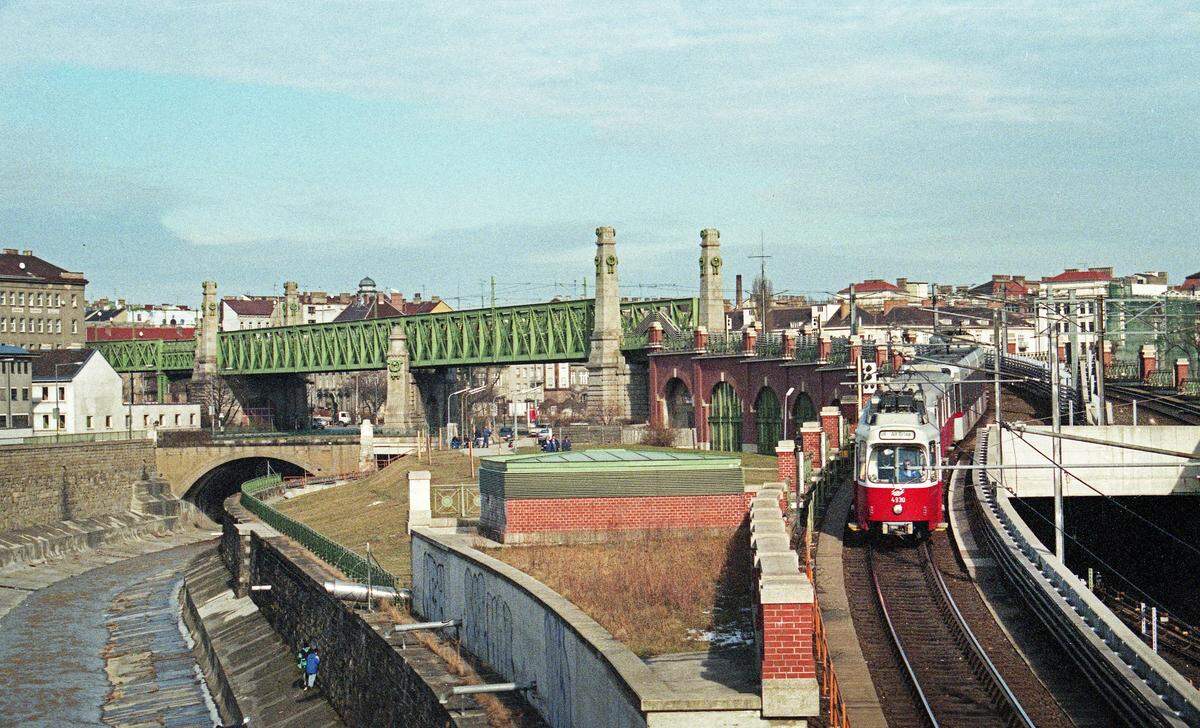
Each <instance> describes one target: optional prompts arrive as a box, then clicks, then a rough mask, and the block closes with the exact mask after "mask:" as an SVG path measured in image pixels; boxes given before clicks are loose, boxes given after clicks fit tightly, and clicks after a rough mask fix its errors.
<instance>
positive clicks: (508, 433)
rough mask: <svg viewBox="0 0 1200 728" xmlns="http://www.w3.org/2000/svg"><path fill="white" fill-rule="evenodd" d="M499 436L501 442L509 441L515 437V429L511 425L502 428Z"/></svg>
mask: <svg viewBox="0 0 1200 728" xmlns="http://www.w3.org/2000/svg"><path fill="white" fill-rule="evenodd" d="M499 435H500V439H501V440H507V439H509V438H510V437H512V436H513V428H512V427H511V426H509V425H504V426H503V427H501V428H500V432H499Z"/></svg>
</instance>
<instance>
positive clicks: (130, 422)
mask: <svg viewBox="0 0 1200 728" xmlns="http://www.w3.org/2000/svg"><path fill="white" fill-rule="evenodd" d="M131 427H133V418H132V417H130V416H129V415H125V429H127V430H128V429H129V428H131Z"/></svg>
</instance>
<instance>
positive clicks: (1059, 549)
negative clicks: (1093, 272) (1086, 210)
mask: <svg viewBox="0 0 1200 728" xmlns="http://www.w3.org/2000/svg"><path fill="white" fill-rule="evenodd" d="M1047 299H1048V300H1049V294H1047ZM1050 326H1051V329H1050V334H1049V336H1050V351H1049V352H1048V357H1047V360H1048V362H1049V364H1050V412H1051V417H1050V422H1051V425H1052V429H1053V431H1054V434H1055V435H1058V434H1059V433H1060V432H1062V413H1061V412H1060V411H1059V406H1058V405H1059V402H1058V392H1059V383H1058V321H1053V322H1052V323H1051V324H1050ZM1051 459H1052V460H1053V461H1054V471H1053V474H1054V555H1055V556H1057V557H1058V559H1059V561H1061V562H1062V563H1063V564H1066V563H1067V554H1066V544H1065V541H1066V539H1065V537H1064V531H1063V528H1064V526H1063V522H1064V518H1063V477H1062V442H1061V438H1058V437H1055V438H1054V442H1053V444H1052V445H1051Z"/></svg>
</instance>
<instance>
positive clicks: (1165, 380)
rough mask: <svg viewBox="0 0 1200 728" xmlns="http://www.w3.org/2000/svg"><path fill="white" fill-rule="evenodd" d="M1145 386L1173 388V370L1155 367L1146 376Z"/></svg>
mask: <svg viewBox="0 0 1200 728" xmlns="http://www.w3.org/2000/svg"><path fill="white" fill-rule="evenodd" d="M1146 386H1148V387H1155V388H1158V389H1175V372H1173V371H1171V370H1170V369H1155V370H1154V371H1152V372H1150V375H1149V376H1148V377H1146Z"/></svg>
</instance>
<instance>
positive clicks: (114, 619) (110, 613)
mask: <svg viewBox="0 0 1200 728" xmlns="http://www.w3.org/2000/svg"><path fill="white" fill-rule="evenodd" d="M211 546H212V542H211V541H209V542H201V543H191V544H186V545H182V546H176V547H174V548H169V549H166V550H162V551H157V552H155V553H149V554H144V555H133V554H135V553H136V551H135V550H134V549H129V552H128V553H127V554H123V553H121V551H120V550H119V549H117V550H115V552H114V550H109V549H102V550H101V552H99V553H95V554H91V555H84V556H79V557H69V560H64V561H62V562H51V563H50V564H47V565H45V566H43V567H38V568H34V569H31V570H27V571H26V572H25V573H24V574H22V575H20V576H21V577H24V578H29V579H30V582H29V583H30V587H29V588H30V589H31V591H30V593H29V594H28V596H27V597H26V598H25V599H24V601H22V602H21V603H20V604H18V605H17V606H16V607H15V608H13V609H12V611H10V612H8V613H7V614H5V615H4V616H3V617H2V618H0V726H98V725H106V726H141V725H162V726H212V725H214V724H218V723H219V721H218V720H217V715H216V712H215V710H214V708H213V706H212V702H211V700H210V698H209V696H208V694H207V686H205V684H204V682H203V679H202V678H201V677H200V675H199V671H198V669H197V667H196V663H195V660H194V659H193V657H192V652H191V649H190V639H189V638H188V637H186V636H185V634H184V631H183V630H182V629H181V626H180V623H179V601H178V591H179V586H180V584H181V583H182V577H183V570H184V568H185V567H186V566H187V564H188V562H189V561H190V560H191V559H192V558H193V557H194V556H196V555H197V554H199V553H200V552H201V551H203V550H204V549H206V548H211ZM106 551H107V553H106ZM125 555H129V558H121V557H122V556H125ZM115 559H121V560H115ZM93 563H94V564H95V565H96V568H92V569H90V570H87V571H83V569H85V568H87V567H88V566H89V565H91V564H93ZM80 571H82V573H79V572H80ZM60 573H65V574H73V575H67V576H66V577H65V578H62V579H61V580H58V581H55V582H54V583H51V584H49V586H45V587H44V588H38V587H41V586H42V584H40V583H37V579H39V578H40V579H43V580H50V579H53V578H54V577H55V575H57V574H60ZM6 577H7V578H8V582H9V584H10V585H11V584H12V583H14V582H16V581H17V579H18V576H8V575H0V582H4V581H5V578H6ZM15 588H21V587H20V586H17V587H15Z"/></svg>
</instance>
